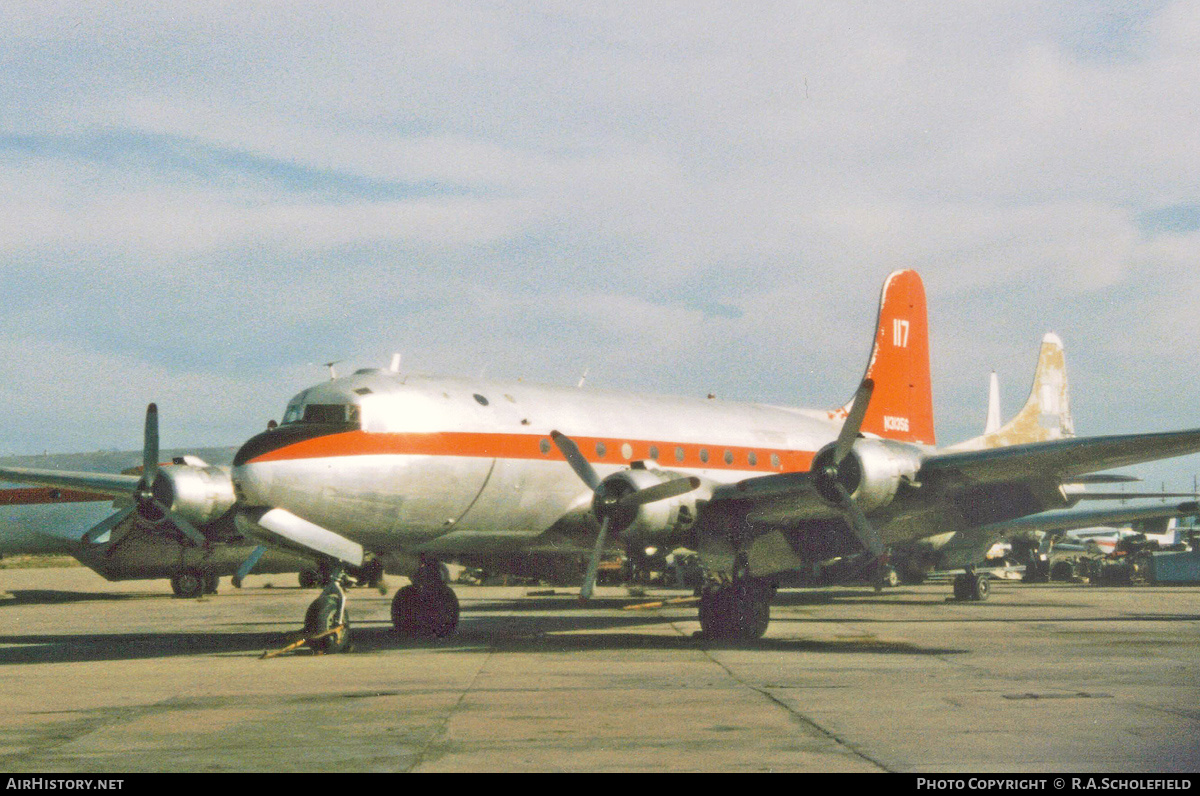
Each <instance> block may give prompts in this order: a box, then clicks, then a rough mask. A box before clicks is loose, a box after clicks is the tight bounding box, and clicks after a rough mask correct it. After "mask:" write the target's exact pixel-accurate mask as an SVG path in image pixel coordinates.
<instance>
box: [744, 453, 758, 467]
mask: <svg viewBox="0 0 1200 796" xmlns="http://www.w3.org/2000/svg"><path fill="white" fill-rule="evenodd" d="M746 461H748V462H750V466H751V467H757V466H758V454H757V453H755V452H754V451H750V452H749V453H747V454H746Z"/></svg>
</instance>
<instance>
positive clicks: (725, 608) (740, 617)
mask: <svg viewBox="0 0 1200 796" xmlns="http://www.w3.org/2000/svg"><path fill="white" fill-rule="evenodd" d="M773 596H775V587H774V585H773V584H771V583H770V582H768V581H765V580H762V579H760V578H748V577H745V578H735V579H734V580H732V581H725V582H721V581H710V582H709V583H707V584H705V585H704V586H703V587H702V589H701V591H700V630H701V632H702V633H703V634H704V637H705V638H710V639H714V640H732V641H754V640H755V639H760V638H762V636H763V634H764V633H766V632H767V625H768V624H770V622H771V598H772V597H773Z"/></svg>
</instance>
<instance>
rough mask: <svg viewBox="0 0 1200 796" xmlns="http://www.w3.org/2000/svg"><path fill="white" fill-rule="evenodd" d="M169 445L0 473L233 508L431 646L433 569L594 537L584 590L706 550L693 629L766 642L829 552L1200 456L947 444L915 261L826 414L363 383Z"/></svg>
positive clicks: (1169, 442)
mask: <svg viewBox="0 0 1200 796" xmlns="http://www.w3.org/2000/svg"><path fill="white" fill-rule="evenodd" d="M997 433H999V432H997ZM157 439H158V421H157V409H156V408H155V407H154V406H153V405H151V407H150V409H149V410H148V412H147V422H146V433H145V440H146V441H145V446H144V447H145V454H144V460H145V464H144V467H143V471H142V473H141V475H138V476H132V475H131V476H111V475H108V476H105V475H97V474H91V473H68V474H64V473H59V472H48V471H44V470H34V469H19V468H0V478H4V479H6V480H12V481H20V482H34V483H42V484H47V485H51V486H57V487H60V488H75V489H85V490H89V491H94V492H102V493H105V494H113V495H126V496H132V501H131V502H130V505H129V507H128V508H126V509H122V510H120V511H118V512H117V513H116V514H114V515H112V516H111V517H109V518H107V519H106V520H104V521H102V522H101V523H99V524H98V525H97V526H96V527H94V528H93V529H92V530H91V531H89V532H88V536H89V537H90V538H98V537H99V536H101V535H103V534H104V533H107V532H108V531H109V530H110V529H111V528H112V527H113V526H115V525H116V524H118V523H120V522H122V521H123V520H124V519H125V518H126V517H127V516H128V514H129V513H130V512H135V511H136V512H138V513H139V515H140V516H143V517H144V518H146V519H147V520H149V521H151V522H153V523H156V524H157V526H158V527H160V528H162V529H164V531H166V532H172V533H176V534H179V535H181V536H182V537H183V538H187V539H190V540H192V541H193V542H194V543H196V544H202V543H203V542H204V540H205V539H206V538H207V534H209V533H210V529H212V528H214V527H217V526H219V525H221V524H222V523H224V522H228V521H229V520H230V519H232V521H233V522H234V523H235V525H236V527H237V528H238V529H239V530H240V531H241V532H243V533H244V534H246V535H247V536H252V537H254V538H257V539H259V540H261V541H262V542H264V543H266V544H269V545H273V546H277V547H281V548H284V549H287V550H291V551H294V552H298V553H301V554H303V555H306V556H309V557H311V558H314V559H318V560H323V561H325V562H327V563H328V564H330V565H331V566H345V567H361V566H363V565H364V564H365V563H367V562H371V561H376V560H378V561H381V562H382V563H383V565H384V566H385V567H386V568H387V569H388V570H389V571H393V572H399V573H403V574H407V575H409V576H410V578H411V579H412V584H411V585H410V586H407V587H405V588H403V589H401V590H399V591H398V592H397V594H396V596H395V599H394V600H393V603H392V618H393V621H394V624H395V626H396V629H397V630H398V631H400V632H402V633H411V634H416V635H420V636H441V635H445V634H447V633H449V632H451V631H452V630H453V629H454V627H455V626H456V624H457V621H458V601H457V598H456V597H455V595H454V592H453V591H452V590H451V589H450V588H449V587H447V586H446V585H445V584H444V583H443V582H442V580H441V578H440V577H439V571H438V562H439V561H441V560H449V559H455V558H458V557H465V556H471V557H475V558H479V557H486V556H492V555H494V556H502V555H507V554H510V553H512V552H514V551H525V552H528V551H554V550H561V551H564V552H565V551H571V552H574V551H577V550H579V549H580V548H581V547H590V548H591V551H592V554H591V558H590V562H589V571H588V575H587V577H586V578H585V583H584V587H583V593H584V595H588V594H590V592H591V588H592V585H593V582H594V578H595V570H596V565H597V563H598V561H599V559H600V556H601V553H602V552H603V550H604V549H605V548H606V546H608V545H609V544H610V543H612V542H620V543H624V544H629V545H634V544H636V545H651V544H652V545H654V546H657V547H673V546H687V547H689V548H691V549H694V550H696V551H697V552H698V553H699V556H700V559H701V561H702V564H703V567H704V570H705V584H704V586H703V588H702V589H701V594H700V607H699V618H700V624H701V627H702V630H703V632H704V634H705V635H706V636H709V637H734V638H757V637H760V636H761V635H762V634H763V633H764V632H765V630H766V629H767V625H768V622H769V614H770V601H771V598H772V596H773V593H774V585H773V584H774V580H773V578H774V577H775V576H776V575H778V574H779V573H781V572H784V571H788V570H793V569H797V568H801V567H804V566H807V565H811V564H812V563H814V562H821V561H827V560H830V559H834V558H843V559H847V558H853V559H854V560H855V561H856V562H857V564H856V566H857V567H858V569H859V572H860V574H861V573H863V572H879V571H881V570H882V567H883V562H884V561H885V558H886V550H887V548H888V546H890V545H896V544H900V543H903V542H909V541H911V540H915V539H920V538H923V537H928V536H931V535H934V534H937V533H942V532H956V531H969V530H970V529H973V528H977V527H979V526H983V525H988V524H997V523H1000V522H1002V521H1005V520H1010V519H1013V518H1017V517H1022V516H1026V515H1031V514H1036V513H1039V512H1042V511H1046V510H1050V509H1057V508H1063V507H1065V506H1068V505H1070V503H1071V498H1070V496H1069V494H1068V493H1067V491H1066V490H1065V489H1064V485H1067V484H1071V483H1078V482H1079V481H1081V480H1085V479H1084V476H1086V475H1088V474H1091V473H1095V472H1097V471H1100V470H1105V469H1108V468H1112V467H1119V466H1127V465H1131V464H1134V463H1137V462H1144V461H1150V460H1155V459H1162V458H1167V457H1171V456H1179V455H1183V454H1187V453H1193V452H1196V451H1198V450H1200V429H1192V430H1187V431H1178V432H1169V433H1154V434H1132V435H1123V436H1105V437H1091V438H1083V437H1071V436H1067V435H1059V436H1057V437H1055V438H1047V439H1041V440H1040V441H1034V442H1026V441H1018V442H1015V443H1014V444H1002V445H1001V446H999V447H976V446H973V445H963V446H958V447H951V448H947V449H941V450H939V449H938V447H937V445H936V440H935V438H934V423H933V407H932V396H931V390H930V365H929V340H928V331H927V318H926V306H925V291H924V286H923V284H922V282H921V279H920V277H919V276H918V275H917V274H916V273H915V272H913V271H897V272H895V273H893V274H891V275H890V276H888V278H887V279H886V281H885V282H884V286H883V291H882V296H881V300H880V305H879V315H878V321H877V325H876V329H875V333H874V335H873V343H872V346H871V350H870V356H869V359H868V364H867V368H866V372H865V374H864V378H863V379H862V381H861V383H860V384H859V385H858V387H857V390H856V391H855V393H854V396H853V398H852V399H851V401H850V402H849V403H847V404H846V405H845V406H844V407H841V408H840V409H837V410H833V411H828V410H808V409H796V408H787V407H777V406H767V405H761V404H749V403H735V402H726V401H720V400H706V399H693V398H680V397H663V396H648V395H632V394H626V393H618V392H602V391H598V390H592V389H577V388H564V387H549V386H537V385H533V384H526V383H522V382H499V381H483V380H467V379H446V378H429V377H423V376H416V375H406V374H402V373H398V372H394V371H391V370H364V371H359V372H357V373H355V374H352V375H350V376H346V377H342V378H335V379H332V380H330V381H327V382H324V383H322V384H319V385H316V386H314V387H311V388H309V389H307V390H305V391H303V392H301V393H300V394H299V395H297V396H295V397H294V398H293V399H292V400H291V401H290V402H289V403H288V405H287V409H286V412H285V414H284V416H283V418H282V422H281V423H280V424H279V426H278V427H276V428H272V429H269V430H267V431H265V432H263V433H261V434H258V435H256V436H254V437H253V438H251V439H250V440H249V441H247V442H246V443H245V444H244V445H243V446H242V447H241V448H240V450H239V451H238V453H237V455H236V456H235V457H234V460H233V464H232V466H231V467H230V468H228V469H226V468H218V467H202V466H198V465H196V466H193V465H186V464H185V465H168V466H162V467H160V466H158V465H157V447H158V442H157ZM982 582H983V581H982V576H981V577H980V578H978V579H977V580H976V581H975V583H974V584H967V585H966V587H964V590H965V592H968V593H970V592H972V591H973V592H974V593H976V594H978V593H979V591H980V590H985V589H986V585H983V586H980V585H979V584H980V583H982ZM348 628H349V618H348V612H347V609H346V598H345V595H344V593H343V592H342V591H341V589H340V587H339V586H338V583H337V579H336V578H335V579H334V580H333V581H332V582H331V584H330V586H329V587H328V588H327V589H326V590H325V591H324V592H322V594H321V595H320V596H319V597H318V598H317V599H316V600H315V601H314V602H313V603H312V605H311V606H310V607H309V610H308V613H307V616H306V629H307V630H308V631H309V633H310V634H311V635H313V636H315V637H316V636H319V637H318V638H314V642H313V643H314V646H317V647H319V648H322V649H325V650H327V651H334V650H339V649H343V648H344V647H345V645H346V644H347V640H348V637H349V633H348Z"/></svg>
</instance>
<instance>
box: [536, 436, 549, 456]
mask: <svg viewBox="0 0 1200 796" xmlns="http://www.w3.org/2000/svg"><path fill="white" fill-rule="evenodd" d="M538 447H539V448H541V449H542V453H549V452H550V440H548V439H546V438H545V437H543V438H542V441H541V442H539V443H538Z"/></svg>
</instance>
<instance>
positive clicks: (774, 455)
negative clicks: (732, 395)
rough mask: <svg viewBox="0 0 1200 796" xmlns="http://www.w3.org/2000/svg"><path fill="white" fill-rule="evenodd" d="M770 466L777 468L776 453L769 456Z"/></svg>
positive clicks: (777, 456) (777, 455)
mask: <svg viewBox="0 0 1200 796" xmlns="http://www.w3.org/2000/svg"><path fill="white" fill-rule="evenodd" d="M771 466H772V467H779V454H778V453H772V454H771Z"/></svg>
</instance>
